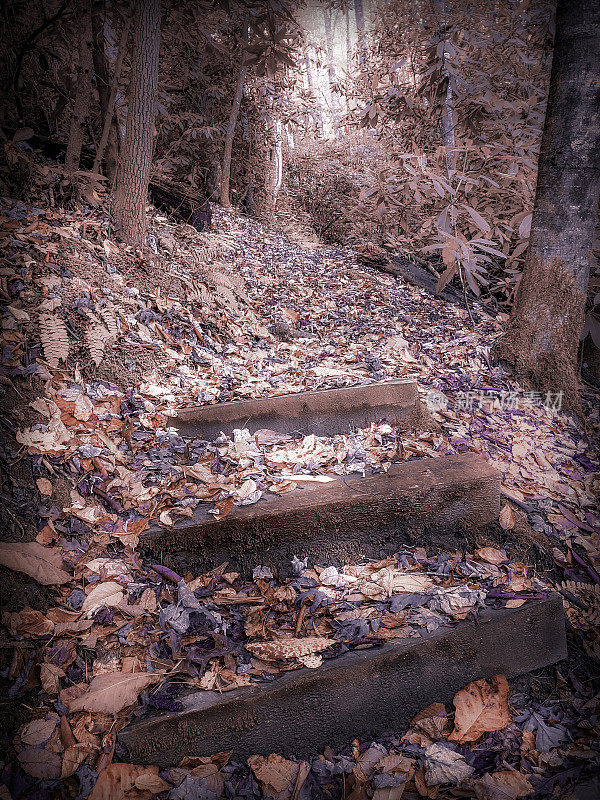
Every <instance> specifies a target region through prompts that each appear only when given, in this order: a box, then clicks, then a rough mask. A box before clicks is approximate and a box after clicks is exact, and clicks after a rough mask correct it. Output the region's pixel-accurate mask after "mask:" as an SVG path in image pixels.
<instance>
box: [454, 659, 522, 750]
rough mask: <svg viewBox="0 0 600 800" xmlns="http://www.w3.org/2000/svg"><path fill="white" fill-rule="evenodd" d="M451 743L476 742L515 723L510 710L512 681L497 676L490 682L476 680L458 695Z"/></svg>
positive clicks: (455, 703) (455, 701) (455, 699)
mask: <svg viewBox="0 0 600 800" xmlns="http://www.w3.org/2000/svg"><path fill="white" fill-rule="evenodd" d="M453 703H454V707H455V709H456V713H455V716H454V730H453V731H452V733H451V734H450V736H449V737H448V740H449V741H451V742H460V743H462V742H475V741H477V739H479V738H480V736H483V734H484V733H490V732H492V731H500V730H502V729H503V728H506V726H507V725H509V724H510V723H511V722H512V716H511V713H510V710H509V708H508V681H507V680H506V678H505V677H504V675H494V676H493V677H492V678H490V680H489V683H488V681H486V680H484V679H482V680H479V681H473V682H472V683H470V684H469V685H468V686H466V687H465V688H464V689H461V690H460V691H459V692H457V693H456V695H455V697H454V700H453Z"/></svg>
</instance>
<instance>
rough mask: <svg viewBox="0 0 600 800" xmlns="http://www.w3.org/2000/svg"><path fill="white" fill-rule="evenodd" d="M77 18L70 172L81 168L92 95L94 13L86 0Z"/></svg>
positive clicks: (81, 1)
mask: <svg viewBox="0 0 600 800" xmlns="http://www.w3.org/2000/svg"><path fill="white" fill-rule="evenodd" d="M77 19H78V22H79V61H78V64H77V81H76V86H75V107H74V109H73V116H72V117H71V126H70V130H69V142H68V144H67V152H66V155H65V168H66V170H67V172H69V173H73V172H75V171H76V170H78V169H79V159H80V158H81V148H82V147H83V138H84V134H85V123H86V121H87V118H88V114H89V110H90V100H91V95H92V15H91V6H90V4H89V3H87V2H86V1H85V0H79V2H78V4H77Z"/></svg>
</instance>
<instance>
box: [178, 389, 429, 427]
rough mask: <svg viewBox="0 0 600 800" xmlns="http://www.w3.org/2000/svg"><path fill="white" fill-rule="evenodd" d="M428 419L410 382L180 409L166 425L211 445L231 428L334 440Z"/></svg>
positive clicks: (410, 424)
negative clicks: (354, 431) (382, 424)
mask: <svg viewBox="0 0 600 800" xmlns="http://www.w3.org/2000/svg"><path fill="white" fill-rule="evenodd" d="M427 418H428V415H427V413H426V411H425V410H424V409H423V408H422V407H421V404H420V402H419V396H418V393H417V384H416V383H415V381H412V380H393V381H385V382H382V383H370V384H367V385H365V386H349V387H345V388H342V389H320V390H318V391H310V392H298V393H297V394H285V395H278V396H277V397H260V398H257V399H254V400H234V401H232V402H228V403H214V404H212V405H204V406H193V407H189V408H182V409H179V410H178V411H177V412H175V414H174V416H173V417H172V423H171V424H172V425H173V427H175V428H177V429H178V430H179V432H180V433H181V435H182V436H190V437H202V438H203V439H207V440H211V439H214V438H215V437H217V436H218V435H219V434H220V433H221V431H222V432H223V433H231V431H232V430H233V429H234V428H249V430H250V433H254V432H255V431H257V430H261V429H264V428H267V429H269V430H273V431H277V432H278V433H287V434H296V433H303V434H310V433H314V434H317V435H318V436H335V435H336V434H338V433H345V432H346V431H348V430H350V429H351V428H363V427H366V426H367V425H370V424H371V423H372V422H379V421H381V420H387V421H388V422H390V423H392V422H396V423H397V425H398V427H399V428H400V430H409V429H415V428H418V427H421V426H422V424H423V422H424V420H425V419H427Z"/></svg>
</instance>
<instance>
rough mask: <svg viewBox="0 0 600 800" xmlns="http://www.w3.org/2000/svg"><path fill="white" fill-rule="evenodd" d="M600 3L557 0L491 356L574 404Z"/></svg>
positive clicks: (590, 228) (596, 147)
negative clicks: (519, 245) (533, 169)
mask: <svg viewBox="0 0 600 800" xmlns="http://www.w3.org/2000/svg"><path fill="white" fill-rule="evenodd" d="M599 75H600V4H599V3H598V2H597V0H559V2H558V7H557V11H556V39H555V43H554V59H553V62H552V73H551V77H550V93H549V97H548V108H547V111H546V122H545V125H544V133H543V137H542V145H541V151H540V157H539V162H538V179H537V188H536V195H535V203H534V211H533V220H532V225H531V236H530V240H529V248H528V250H527V258H526V262H525V267H524V270H523V277H522V280H521V284H520V286H519V289H518V291H517V295H516V298H515V304H514V307H513V310H512V313H511V316H510V319H509V322H508V325H507V329H506V332H505V333H504V335H503V336H502V337H501V338H500V340H499V341H498V342H497V344H496V347H495V348H494V356H495V357H496V358H497V359H499V360H501V361H503V362H506V363H507V364H508V365H509V366H510V367H511V368H512V369H513V371H514V372H515V374H516V375H517V376H519V377H520V378H522V379H523V380H525V381H526V382H528V383H529V384H531V385H533V386H535V387H536V388H537V389H538V390H540V391H541V392H542V393H543V394H544V393H547V392H553V393H554V392H561V391H562V392H563V393H564V394H563V397H564V402H565V404H566V405H567V407H570V408H572V409H574V410H576V411H578V410H579V409H580V399H579V391H578V390H579V376H578V370H577V348H578V344H579V336H580V333H581V330H582V325H583V317H584V307H585V300H586V292H587V286H588V279H589V272H590V251H591V248H592V240H593V233H594V226H595V220H596V211H597V208H598V200H599V196H600V81H599V80H598V76H599Z"/></svg>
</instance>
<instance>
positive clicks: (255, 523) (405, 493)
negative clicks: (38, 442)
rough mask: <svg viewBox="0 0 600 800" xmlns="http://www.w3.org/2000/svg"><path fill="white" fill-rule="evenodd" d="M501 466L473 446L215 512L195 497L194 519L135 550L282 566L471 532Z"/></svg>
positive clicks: (152, 532)
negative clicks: (222, 514)
mask: <svg viewBox="0 0 600 800" xmlns="http://www.w3.org/2000/svg"><path fill="white" fill-rule="evenodd" d="M500 484H501V476H500V473H499V472H498V471H497V470H496V469H495V468H494V467H492V466H491V465H490V464H489V463H488V462H487V461H486V460H485V459H484V458H482V457H481V456H480V455H478V454H476V453H465V454H461V455H446V456H440V457H438V458H423V459H417V460H415V461H406V462H404V463H402V464H394V465H392V466H391V467H390V469H389V471H388V472H386V473H378V474H375V475H371V476H367V477H362V476H356V475H352V476H340V477H335V478H334V479H333V480H332V481H331V482H330V483H324V484H323V483H301V484H299V487H301V488H298V489H296V490H295V491H292V492H289V493H288V494H284V495H279V496H276V495H268V496H267V497H268V499H266V498H262V499H261V500H259V501H258V503H255V504H254V505H249V506H237V507H235V508H234V509H233V511H232V512H231V513H230V514H228V515H227V516H226V517H225V518H223V519H221V520H219V519H216V518H215V516H214V515H213V514H210V513H209V512H208V509H207V506H206V505H205V504H201V505H200V506H199V507H198V508H197V509H196V511H195V516H194V518H193V519H186V520H184V521H181V522H178V523H176V524H175V525H174V526H173V527H163V526H154V527H151V528H148V529H147V530H146V531H145V533H144V534H143V535H142V537H141V540H140V549H141V550H142V551H145V552H146V553H147V554H151V555H152V557H153V558H154V559H157V560H160V561H161V563H164V564H165V565H167V566H169V567H172V568H173V569H176V570H178V571H179V569H182V568H183V569H184V570H185V569H193V570H200V571H204V570H207V569H212V568H213V567H215V566H216V565H217V564H220V563H222V562H223V561H228V562H229V563H230V564H231V565H232V568H237V569H241V570H243V571H245V572H248V571H250V572H251V571H252V568H253V567H254V566H256V565H257V564H269V565H271V566H275V567H289V564H290V562H291V560H292V558H293V557H294V556H298V557H305V556H309V557H311V558H313V559H314V558H316V559H317V561H318V563H332V561H336V560H337V561H342V562H344V561H345V562H349V561H352V560H356V559H357V558H360V557H365V556H366V557H373V558H379V557H383V556H384V555H386V554H389V553H390V552H394V550H395V549H397V548H398V546H399V545H400V544H402V543H405V544H406V543H407V542H414V541H415V537H417V536H420V535H423V536H424V537H425V538H424V539H422V540H421V541H419V543H423V544H425V543H427V531H433V532H435V535H436V537H437V540H438V541H439V540H440V536H441V537H442V541H443V537H445V536H447V535H448V534H449V533H451V532H452V531H454V532H456V531H458V530H460V529H469V530H473V529H475V528H478V527H481V526H483V525H486V524H488V523H491V522H493V521H495V520H496V519H497V518H498V514H499V510H500Z"/></svg>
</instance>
